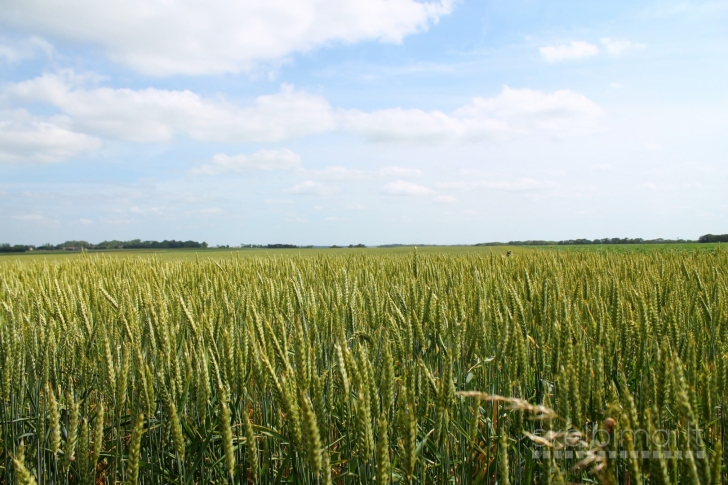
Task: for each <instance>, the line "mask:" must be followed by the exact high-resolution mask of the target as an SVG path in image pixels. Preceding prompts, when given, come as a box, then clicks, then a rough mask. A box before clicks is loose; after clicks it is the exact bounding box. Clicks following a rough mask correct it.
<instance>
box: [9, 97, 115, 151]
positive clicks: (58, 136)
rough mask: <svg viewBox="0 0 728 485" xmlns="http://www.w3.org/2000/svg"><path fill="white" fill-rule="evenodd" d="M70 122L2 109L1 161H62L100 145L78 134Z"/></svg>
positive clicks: (91, 137) (86, 136) (96, 140)
mask: <svg viewBox="0 0 728 485" xmlns="http://www.w3.org/2000/svg"><path fill="white" fill-rule="evenodd" d="M69 125H70V122H69V120H68V119H67V118H66V117H63V116H54V117H40V116H34V115H31V114H30V113H28V112H27V111H25V110H5V111H0V162H39V163H53V162H62V161H64V160H67V159H69V158H71V157H74V156H77V155H80V154H82V153H83V152H86V151H89V150H95V149H97V148H99V147H100V146H101V140H99V139H98V138H95V137H93V136H89V135H85V134H83V133H77V132H75V131H73V130H72V129H71V128H70V127H69Z"/></svg>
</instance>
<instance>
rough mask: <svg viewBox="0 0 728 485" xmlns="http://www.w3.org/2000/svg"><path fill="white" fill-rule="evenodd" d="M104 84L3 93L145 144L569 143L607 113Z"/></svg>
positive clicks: (522, 96) (33, 86) (582, 100)
mask: <svg viewBox="0 0 728 485" xmlns="http://www.w3.org/2000/svg"><path fill="white" fill-rule="evenodd" d="M97 81H98V79H95V77H94V75H77V74H76V73H74V72H73V71H63V72H60V73H55V74H45V75H43V76H40V77H37V78H35V79H31V80H28V81H24V82H19V83H10V84H7V85H5V86H4V87H2V88H0V102H4V103H5V104H18V103H41V104H49V105H51V106H53V107H55V108H57V109H59V110H60V111H62V112H63V113H64V114H65V115H66V117H67V119H68V121H69V123H68V124H69V126H72V127H73V128H74V130H76V131H85V132H87V133H91V134H98V135H106V136H109V137H113V138H117V139H121V140H128V141H135V142H164V141H169V140H172V139H174V138H175V137H178V136H189V137H190V138H192V139H194V140H198V141H209V142H230V143H244V142H275V141H281V140H286V139H290V138H295V137H302V136H306V135H312V134H318V133H325V132H332V131H336V130H341V131H349V132H352V133H357V134H360V135H363V136H365V137H366V138H367V139H369V140H371V141H405V142H415V143H442V142H454V141H480V140H485V139H492V138H497V137H504V136H510V135H513V134H519V133H520V134H524V133H531V132H534V131H539V130H541V131H543V130H545V131H548V132H550V133H551V134H554V135H559V136H562V135H569V134H574V133H579V132H583V131H584V130H587V129H589V127H590V126H591V125H593V123H594V121H595V120H596V119H597V118H599V117H600V116H601V115H602V114H603V112H602V109H601V108H600V107H599V105H597V104H596V103H594V102H593V101H591V100H589V99H588V98H587V97H586V96H584V95H581V94H578V93H575V92H573V91H569V90H560V91H555V92H553V93H544V92H541V91H535V90H530V89H512V88H509V87H508V86H505V87H504V88H503V90H502V91H501V92H500V93H499V94H498V95H496V96H493V97H490V98H482V97H477V98H474V99H473V100H472V101H471V102H470V103H468V104H466V105H464V106H462V107H460V108H458V109H456V110H455V111H454V112H452V113H450V114H446V113H443V112H441V111H429V112H428V111H423V110H418V109H403V108H392V109H383V110H376V111H372V112H365V111H360V110H336V111H335V110H334V109H333V108H332V107H331V105H330V104H329V103H328V101H327V100H326V99H325V98H323V97H321V96H318V95H313V94H310V93H306V92H304V91H300V90H296V89H294V88H293V86H290V85H285V84H284V85H282V88H281V91H280V92H279V93H276V94H271V95H264V96H259V97H258V98H256V99H255V100H254V101H253V103H252V104H249V105H247V106H240V105H239V104H236V103H233V102H231V101H229V100H225V99H222V98H219V97H218V98H211V97H202V96H200V95H198V94H196V93H193V92H191V91H175V90H162V89H155V88H148V89H142V90H133V89H112V88H106V87H98V86H97V85H96V84H94V83H95V82H97ZM336 170H340V169H335V168H334V169H330V173H329V174H328V175H329V176H331V177H333V178H336V177H341V176H345V177H348V178H352V176H356V177H359V176H364V174H354V173H353V172H349V173H347V174H343V173H338V174H337V173H336ZM380 174H381V175H385V176H386V175H394V176H397V177H405V176H407V177H409V176H413V175H418V172H417V171H416V170H413V169H404V168H401V167H388V168H384V169H382V171H381V173H380ZM319 176H320V177H324V178H325V177H326V176H327V174H326V173H321V174H319Z"/></svg>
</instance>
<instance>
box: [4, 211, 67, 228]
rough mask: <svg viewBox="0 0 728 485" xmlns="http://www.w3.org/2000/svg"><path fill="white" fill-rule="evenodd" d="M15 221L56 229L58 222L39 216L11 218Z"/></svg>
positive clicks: (30, 215)
mask: <svg viewBox="0 0 728 485" xmlns="http://www.w3.org/2000/svg"><path fill="white" fill-rule="evenodd" d="M12 217H13V219H15V220H16V221H23V222H32V223H35V224H38V225H41V226H50V227H58V226H60V222H59V221H57V220H55V219H49V218H48V217H46V216H44V215H41V214H21V215H17V216H12Z"/></svg>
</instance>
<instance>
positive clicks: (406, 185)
mask: <svg viewBox="0 0 728 485" xmlns="http://www.w3.org/2000/svg"><path fill="white" fill-rule="evenodd" d="M380 192H381V193H383V194H387V195H429V194H431V193H432V190H431V189H428V188H427V187H423V186H422V185H418V184H413V183H412V182H405V181H404V180H397V181H396V182H392V183H389V184H387V185H385V186H384V187H382V189H381V190H380Z"/></svg>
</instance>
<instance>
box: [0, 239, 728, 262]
mask: <svg viewBox="0 0 728 485" xmlns="http://www.w3.org/2000/svg"><path fill="white" fill-rule="evenodd" d="M720 246H721V244H720V243H715V244H703V243H687V244H604V245H602V244H585V245H573V246H559V245H550V246H418V247H417V251H418V252H419V253H421V254H450V255H469V254H488V253H490V252H493V253H495V254H504V253H506V252H507V251H512V252H513V253H514V254H518V253H520V252H530V251H534V250H537V251H607V252H635V251H636V252H645V251H712V250H714V249H715V248H717V247H720ZM723 246H725V245H723ZM414 247H415V246H399V247H395V248H377V247H371V248H298V249H260V248H251V249H247V248H229V249H156V250H151V249H150V250H146V249H128V250H125V249H112V250H106V251H90V252H88V253H87V254H88V255H90V256H103V257H111V258H129V257H141V258H145V257H157V258H161V259H181V260H189V259H195V258H215V259H218V258H220V259H222V258H230V257H238V258H251V257H253V258H255V257H265V258H267V257H288V256H293V257H299V256H300V257H310V256H321V255H326V256H335V255H342V256H350V255H361V254H365V255H371V256H375V255H400V254H406V253H409V252H412V251H413V250H414ZM74 257H75V258H79V257H84V256H83V255H82V254H81V253H80V252H78V251H34V252H28V253H0V263H5V262H9V261H20V262H23V261H34V260H38V259H44V260H49V261H53V260H64V259H66V258H74Z"/></svg>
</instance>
